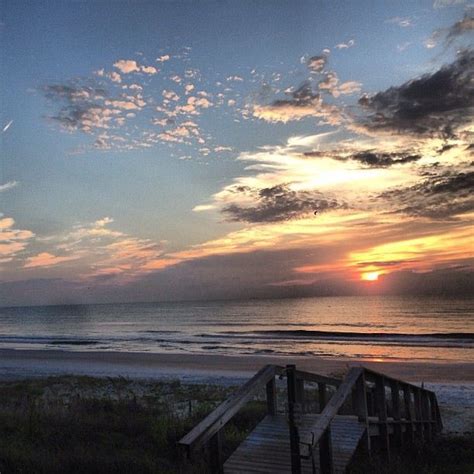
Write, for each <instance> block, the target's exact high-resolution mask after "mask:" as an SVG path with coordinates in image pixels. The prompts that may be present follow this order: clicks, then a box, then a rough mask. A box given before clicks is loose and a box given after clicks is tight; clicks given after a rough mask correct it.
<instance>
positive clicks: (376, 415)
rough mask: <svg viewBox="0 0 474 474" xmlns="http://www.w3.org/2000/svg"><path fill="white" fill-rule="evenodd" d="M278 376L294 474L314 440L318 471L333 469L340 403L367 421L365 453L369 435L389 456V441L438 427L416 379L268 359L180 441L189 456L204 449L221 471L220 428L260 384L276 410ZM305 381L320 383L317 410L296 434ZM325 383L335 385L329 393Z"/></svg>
mask: <svg viewBox="0 0 474 474" xmlns="http://www.w3.org/2000/svg"><path fill="white" fill-rule="evenodd" d="M277 376H279V377H283V376H286V377H287V392H288V423H289V436H290V451H291V466H292V473H293V474H299V473H300V472H301V459H302V458H314V455H315V450H316V448H317V447H318V446H319V464H320V469H321V470H320V472H321V473H322V474H328V473H332V472H333V471H334V463H333V452H332V446H331V422H332V420H333V419H334V417H335V416H336V415H337V414H338V413H339V412H340V411H341V410H342V409H344V410H345V414H349V415H355V416H357V417H358V420H359V421H360V422H362V423H364V424H365V427H366V433H367V435H366V436H365V440H366V446H367V450H368V452H369V455H370V453H371V436H377V437H378V438H379V439H380V440H381V446H382V449H383V450H384V451H385V453H386V455H387V456H388V457H390V447H391V443H392V444H393V443H396V444H397V445H399V446H401V445H402V444H403V443H404V442H405V441H414V440H415V439H416V438H419V439H420V440H425V439H426V440H430V439H431V438H432V437H433V436H434V434H435V433H436V432H438V431H440V430H441V429H442V423H441V416H440V412H439V407H438V403H437V400H436V395H435V394H434V393H433V392H431V391H429V390H426V389H424V388H421V387H418V386H416V385H412V384H409V383H407V382H402V381H400V380H397V379H394V378H392V377H388V376H386V375H383V374H380V373H378V372H374V371H372V370H369V369H366V368H363V367H355V368H352V369H350V370H349V372H348V374H347V375H346V377H345V378H344V379H343V380H340V379H337V378H332V377H326V376H322V375H318V374H314V373H310V372H304V371H301V370H297V369H296V366H294V365H287V366H286V367H282V366H278V365H266V366H265V367H263V368H262V369H261V370H259V371H258V372H257V374H255V375H254V376H253V377H252V378H251V379H250V380H249V381H248V382H247V383H245V384H244V385H243V386H242V387H240V388H239V389H238V390H237V391H236V392H235V393H234V394H232V395H231V396H230V397H229V398H227V400H225V401H224V402H223V403H221V404H220V405H219V406H218V407H217V408H216V409H215V410H214V411H212V412H211V413H210V414H209V415H208V416H207V417H206V418H204V419H203V420H202V421H201V422H200V423H199V424H198V425H197V426H195V427H194V428H193V429H192V430H191V431H190V432H189V433H188V434H187V435H186V436H184V437H183V438H182V439H181V440H180V441H179V444H180V446H182V447H183V448H184V449H185V451H186V455H187V457H188V458H189V459H191V460H192V459H194V458H195V457H196V454H197V453H200V452H202V451H203V450H206V451H207V452H208V454H209V457H210V468H211V471H212V472H214V473H221V472H223V458H222V433H223V432H222V430H223V428H224V427H225V425H226V424H227V423H228V422H229V421H230V420H231V419H232V418H233V417H234V416H235V415H236V414H237V413H238V411H239V410H240V409H241V408H242V407H243V406H244V405H245V404H246V403H247V402H248V401H249V400H251V399H252V398H253V397H254V396H255V395H257V394H258V393H259V392H260V391H262V390H263V388H265V392H266V402H267V412H268V414H270V415H275V414H276V413H277V408H278V406H277V392H276V381H275V377H277ZM305 382H310V383H316V384H317V385H318V411H319V412H320V415H319V417H318V419H317V421H316V422H315V424H314V425H313V427H312V428H311V429H310V430H309V432H310V435H309V436H307V435H305V436H303V438H302V439H300V436H299V429H298V425H299V416H300V414H301V413H303V412H305V407H306V406H307V405H308V404H309V401H308V400H305V389H304V384H305ZM329 387H332V391H334V393H333V394H332V396H330V392H329ZM388 395H390V396H388ZM313 460H314V459H313ZM313 465H314V464H313Z"/></svg>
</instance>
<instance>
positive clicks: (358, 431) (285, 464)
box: [224, 414, 365, 474]
mask: <svg viewBox="0 0 474 474" xmlns="http://www.w3.org/2000/svg"><path fill="white" fill-rule="evenodd" d="M319 417H320V415H317V414H308V415H304V416H302V418H301V423H300V426H299V430H300V433H304V434H309V431H308V430H309V429H310V428H311V427H312V426H313V425H314V423H315V421H317V419H318V418H319ZM331 428H332V432H331V442H332V445H333V453H334V456H333V458H334V470H335V472H336V473H343V472H344V470H345V467H346V466H347V464H348V463H349V461H350V459H351V457H352V455H353V453H354V451H355V449H356V447H357V445H358V443H359V441H360V439H361V437H362V435H363V433H364V431H365V427H364V425H363V424H361V423H359V421H358V420H357V417H355V416H337V417H336V418H335V419H334V420H333V422H332V424H331ZM318 458H319V450H318V449H316V450H314V459H315V461H316V467H317V469H318V471H317V472H320V471H319V462H318ZM238 469H241V471H238ZM253 469H255V471H254V470H253ZM224 472H225V473H226V474H235V473H237V472H249V473H251V472H265V473H271V472H275V473H277V472H279V473H281V472H285V473H287V474H288V473H291V453H290V440H289V436H288V421H287V419H286V417H285V416H284V415H276V416H266V417H265V418H264V419H263V420H262V422H261V423H260V424H259V425H257V427H256V428H255V429H254V430H253V431H252V432H251V433H250V435H249V436H248V437H247V439H246V440H245V441H244V442H243V443H242V444H241V445H240V446H239V447H238V448H237V449H236V451H235V452H234V453H233V454H232V455H231V456H230V457H229V459H228V460H227V461H226V463H225V465H224ZM301 472H302V473H303V474H306V473H308V474H311V473H312V467H311V460H310V459H302V460H301Z"/></svg>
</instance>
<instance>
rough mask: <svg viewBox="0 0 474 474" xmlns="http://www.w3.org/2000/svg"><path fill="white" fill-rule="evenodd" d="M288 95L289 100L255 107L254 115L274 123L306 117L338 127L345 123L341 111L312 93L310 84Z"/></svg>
mask: <svg viewBox="0 0 474 474" xmlns="http://www.w3.org/2000/svg"><path fill="white" fill-rule="evenodd" d="M288 95H289V96H290V98H289V99H279V100H275V101H273V102H272V103H271V104H269V105H259V104H256V105H254V106H253V111H252V112H253V115H254V116H255V117H257V118H259V119H262V120H265V121H267V122H272V123H276V122H283V123H287V122H289V121H293V120H301V119H304V118H306V117H315V118H316V117H317V118H320V119H321V120H322V121H323V122H324V123H329V124H332V125H338V124H340V123H342V121H343V116H342V114H341V112H340V110H339V109H338V108H337V107H336V106H334V105H329V104H325V103H323V100H322V98H321V95H320V94H319V93H314V92H313V91H312V88H311V85H310V83H309V82H305V83H304V84H303V85H301V86H300V87H299V88H298V89H297V90H295V91H293V92H290V93H289V94H288Z"/></svg>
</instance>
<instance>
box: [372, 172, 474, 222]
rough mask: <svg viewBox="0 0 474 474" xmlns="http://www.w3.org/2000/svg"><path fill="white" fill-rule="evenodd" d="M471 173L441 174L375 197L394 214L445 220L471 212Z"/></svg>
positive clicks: (473, 180)
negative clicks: (381, 200) (386, 203)
mask: <svg viewBox="0 0 474 474" xmlns="http://www.w3.org/2000/svg"><path fill="white" fill-rule="evenodd" d="M473 189H474V172H472V171H466V172H450V171H445V172H442V173H441V174H439V175H435V176H432V177H430V178H429V179H427V180H424V181H421V182H419V183H417V184H415V185H413V186H409V187H403V188H397V189H392V190H389V191H386V192H384V193H382V194H381V195H380V196H379V197H380V198H382V199H384V200H387V201H388V202H389V204H390V205H392V206H393V209H394V212H399V213H403V214H408V215H410V216H415V217H428V218H432V219H446V218H451V217H453V216H457V215H460V214H465V213H469V212H474V195H473V194H472V190H473Z"/></svg>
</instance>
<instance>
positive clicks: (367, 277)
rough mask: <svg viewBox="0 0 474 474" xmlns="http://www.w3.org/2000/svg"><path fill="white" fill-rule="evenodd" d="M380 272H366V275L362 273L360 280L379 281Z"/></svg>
mask: <svg viewBox="0 0 474 474" xmlns="http://www.w3.org/2000/svg"><path fill="white" fill-rule="evenodd" d="M379 276H380V272H367V273H362V276H361V278H362V280H365V281H377V280H378V279H379Z"/></svg>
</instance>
